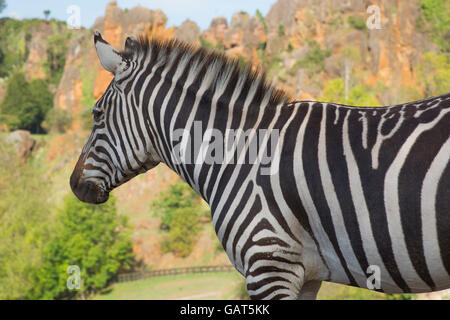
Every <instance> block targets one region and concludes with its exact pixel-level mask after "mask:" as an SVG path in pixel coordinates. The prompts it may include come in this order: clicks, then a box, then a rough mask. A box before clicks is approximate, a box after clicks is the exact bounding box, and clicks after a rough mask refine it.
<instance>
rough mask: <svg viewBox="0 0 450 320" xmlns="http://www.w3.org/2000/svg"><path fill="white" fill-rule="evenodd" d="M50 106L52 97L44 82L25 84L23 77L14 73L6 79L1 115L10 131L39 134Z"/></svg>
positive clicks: (38, 80)
mask: <svg viewBox="0 0 450 320" xmlns="http://www.w3.org/2000/svg"><path fill="white" fill-rule="evenodd" d="M52 105H53V95H52V93H51V92H50V90H49V88H48V85H47V83H46V82H45V81H43V80H40V79H37V80H32V81H31V82H27V80H26V79H25V75H24V74H23V73H22V72H19V71H16V72H14V73H13V74H12V75H11V77H10V78H9V79H8V82H7V88H6V94H5V98H4V100H3V103H2V105H1V114H2V115H3V117H2V118H3V120H4V121H5V122H6V124H7V125H8V127H9V128H10V129H12V130H15V129H25V130H29V131H31V132H32V133H40V132H42V131H43V130H42V127H41V123H42V121H44V119H45V116H46V114H47V111H48V110H49V109H50V108H51V107H52Z"/></svg>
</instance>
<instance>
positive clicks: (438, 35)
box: [420, 0, 450, 52]
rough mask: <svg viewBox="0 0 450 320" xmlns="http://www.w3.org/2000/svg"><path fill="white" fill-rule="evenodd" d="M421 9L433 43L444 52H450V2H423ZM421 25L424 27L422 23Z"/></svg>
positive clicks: (427, 0)
mask: <svg viewBox="0 0 450 320" xmlns="http://www.w3.org/2000/svg"><path fill="white" fill-rule="evenodd" d="M421 8H422V12H423V15H424V18H425V20H426V22H427V23H428V26H427V27H428V29H429V31H430V33H431V36H432V38H433V41H435V42H436V43H437V44H438V45H439V46H440V47H441V49H442V50H443V51H446V52H450V2H449V1H447V0H422V1H421ZM420 25H423V23H422V22H421V23H420Z"/></svg>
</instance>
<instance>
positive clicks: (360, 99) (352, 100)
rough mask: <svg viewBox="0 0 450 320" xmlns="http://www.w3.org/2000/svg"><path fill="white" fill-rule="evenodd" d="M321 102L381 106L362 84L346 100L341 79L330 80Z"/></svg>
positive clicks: (350, 91) (351, 90) (351, 91)
mask: <svg viewBox="0 0 450 320" xmlns="http://www.w3.org/2000/svg"><path fill="white" fill-rule="evenodd" d="M319 100H320V101H325V102H334V103H340V104H348V105H353V106H377V105H379V102H378V100H377V99H376V97H375V96H374V95H373V94H372V93H370V91H369V90H368V89H367V88H366V87H365V86H364V85H362V84H361V85H357V86H355V87H353V88H351V89H350V90H349V94H348V99H345V88H344V81H343V80H342V79H340V78H337V79H333V80H330V81H329V82H328V83H327V85H326V86H325V88H324V90H323V92H322V96H321V97H320V98H319Z"/></svg>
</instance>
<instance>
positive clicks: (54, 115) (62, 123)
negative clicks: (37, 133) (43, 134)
mask: <svg viewBox="0 0 450 320" xmlns="http://www.w3.org/2000/svg"><path fill="white" fill-rule="evenodd" d="M71 124H72V117H71V115H70V113H68V112H67V111H66V110H63V109H60V108H52V109H50V110H49V111H48V112H47V116H46V117H45V120H44V121H43V122H42V128H44V129H45V131H47V132H55V133H64V132H66V131H67V129H69V128H70V125H71Z"/></svg>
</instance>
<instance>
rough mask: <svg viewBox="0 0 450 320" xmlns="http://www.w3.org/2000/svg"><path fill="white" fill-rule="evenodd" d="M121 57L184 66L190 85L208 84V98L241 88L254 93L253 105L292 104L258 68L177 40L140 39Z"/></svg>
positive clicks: (145, 37) (288, 97) (289, 97)
mask: <svg viewBox="0 0 450 320" xmlns="http://www.w3.org/2000/svg"><path fill="white" fill-rule="evenodd" d="M120 54H121V55H122V57H124V58H126V59H133V57H134V58H136V57H138V59H151V60H153V61H154V63H159V64H161V65H165V64H168V63H171V64H173V66H177V65H178V66H180V65H181V64H184V65H185V67H186V69H185V71H184V72H185V73H187V74H189V76H190V77H192V78H191V80H193V82H194V81H199V80H201V81H203V83H202V84H203V85H204V81H207V83H208V88H207V92H206V93H207V94H208V93H210V94H211V95H212V94H213V93H215V92H216V90H222V92H225V91H226V90H231V92H232V90H233V89H234V88H235V87H236V86H240V87H242V88H243V89H244V90H248V91H253V92H254V97H253V100H252V101H253V103H255V104H256V103H262V102H263V101H265V102H268V103H269V104H270V105H278V104H286V103H289V102H292V101H293V99H292V97H291V96H289V95H288V94H287V93H286V92H285V91H284V90H281V89H278V88H276V87H275V85H274V84H272V83H270V82H269V81H268V80H267V77H266V73H265V72H263V71H262V70H261V68H260V67H255V66H252V65H251V64H249V63H242V61H240V60H239V59H237V58H230V57H228V56H226V55H225V54H224V53H222V52H218V51H216V50H212V49H206V48H202V47H196V46H194V45H192V44H189V43H187V42H183V41H180V40H177V39H170V40H161V39H157V38H151V39H149V37H147V36H144V35H141V36H139V37H138V39H137V41H136V42H135V44H134V45H133V46H129V47H127V48H125V50H124V51H122V52H121V53H120ZM230 84H231V85H230ZM230 88H231V89H230ZM267 99H268V101H267Z"/></svg>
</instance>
